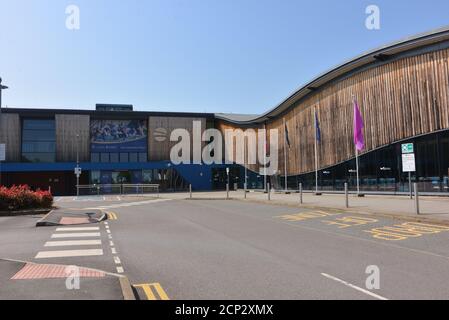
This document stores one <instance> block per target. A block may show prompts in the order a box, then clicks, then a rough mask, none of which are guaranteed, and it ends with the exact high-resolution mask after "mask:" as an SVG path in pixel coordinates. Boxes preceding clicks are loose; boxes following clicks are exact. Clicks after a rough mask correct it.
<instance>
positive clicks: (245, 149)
mask: <svg viewBox="0 0 449 320" xmlns="http://www.w3.org/2000/svg"><path fill="white" fill-rule="evenodd" d="M247 150H248V148H247V147H246V138H245V137H243V157H244V158H243V162H244V163H245V186H244V189H245V197H246V188H248V168H247V166H248V162H247V155H246V153H247Z"/></svg>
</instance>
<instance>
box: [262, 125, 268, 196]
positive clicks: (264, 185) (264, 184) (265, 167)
mask: <svg viewBox="0 0 449 320" xmlns="http://www.w3.org/2000/svg"><path fill="white" fill-rule="evenodd" d="M263 126H264V130H265V141H264V145H263V150H264V152H263V163H264V175H263V190H264V191H267V138H268V135H267V124H266V123H264V125H263Z"/></svg>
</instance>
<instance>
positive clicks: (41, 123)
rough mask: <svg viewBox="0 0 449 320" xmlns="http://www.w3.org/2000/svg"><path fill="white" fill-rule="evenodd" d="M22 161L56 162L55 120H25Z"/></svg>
mask: <svg viewBox="0 0 449 320" xmlns="http://www.w3.org/2000/svg"><path fill="white" fill-rule="evenodd" d="M22 161H26V162H55V161H56V132H55V120H50V119H24V120H23V127H22Z"/></svg>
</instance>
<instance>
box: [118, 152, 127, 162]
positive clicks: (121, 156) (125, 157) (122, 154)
mask: <svg viewBox="0 0 449 320" xmlns="http://www.w3.org/2000/svg"><path fill="white" fill-rule="evenodd" d="M120 162H128V154H127V153H120Z"/></svg>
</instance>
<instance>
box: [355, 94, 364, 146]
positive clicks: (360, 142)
mask: <svg viewBox="0 0 449 320" xmlns="http://www.w3.org/2000/svg"><path fill="white" fill-rule="evenodd" d="M364 127H365V125H364V124H363V118H362V115H361V114H360V109H359V105H358V103H357V100H355V99H354V144H355V147H356V148H357V150H358V151H362V150H363V149H365V138H364V137H363V128H364Z"/></svg>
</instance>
